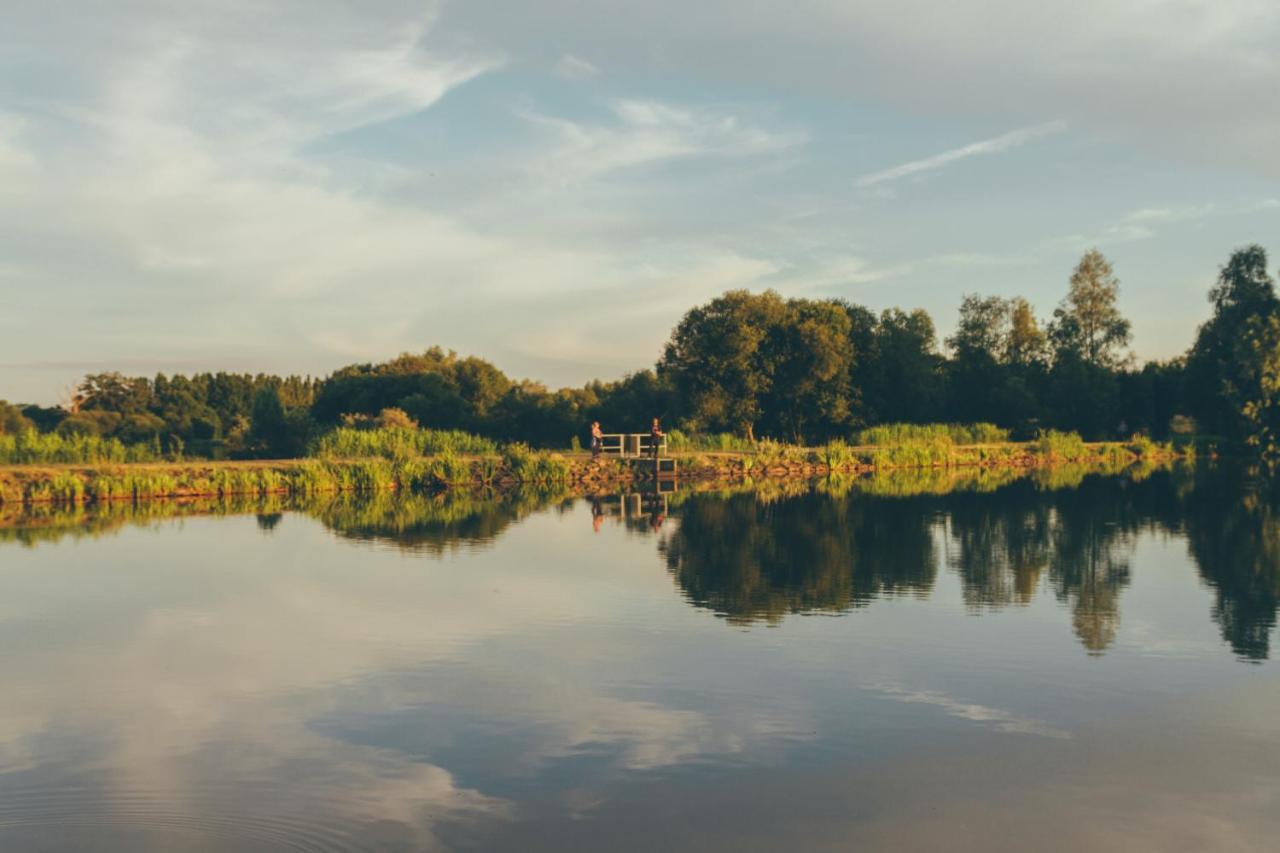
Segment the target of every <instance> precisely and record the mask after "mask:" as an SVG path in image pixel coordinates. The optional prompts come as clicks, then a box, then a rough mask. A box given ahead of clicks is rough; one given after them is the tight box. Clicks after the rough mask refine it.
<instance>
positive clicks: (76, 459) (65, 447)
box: [0, 430, 162, 465]
mask: <svg viewBox="0 0 1280 853" xmlns="http://www.w3.org/2000/svg"><path fill="white" fill-rule="evenodd" d="M161 457H162V454H161V453H160V450H159V447H158V446H156V445H153V444H124V443H122V442H121V441H120V440H118V439H115V438H102V437H101V436H97V435H68V436H63V435H59V434H57V433H39V432H36V431H34V430H27V431H25V432H21V433H18V434H17V435H0V465H95V464H103V463H113V464H119V463H124V462H153V461H155V460H157V459H160V458H161Z"/></svg>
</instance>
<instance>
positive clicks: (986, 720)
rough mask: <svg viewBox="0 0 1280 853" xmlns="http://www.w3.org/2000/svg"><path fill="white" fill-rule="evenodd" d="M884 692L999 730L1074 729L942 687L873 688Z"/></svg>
mask: <svg viewBox="0 0 1280 853" xmlns="http://www.w3.org/2000/svg"><path fill="white" fill-rule="evenodd" d="M871 689H873V690H875V691H876V692H878V693H880V694H881V695H883V696H885V697H887V698H889V699H893V700H895V701H898V702H904V703H906V704H910V705H932V706H933V707H935V708H939V709H941V710H942V712H943V713H945V714H947V715H948V716H950V717H955V718H956V719H959V720H968V721H970V722H973V723H979V724H982V725H986V726H990V727H991V728H993V729H995V730H996V731H998V732H1005V733H1007V734H1020V735H1038V736H1040V737H1049V738H1057V739H1060V740H1066V739H1069V738H1070V737H1071V732H1069V731H1066V730H1065V729H1060V728H1057V727H1056V726H1051V725H1049V724H1048V723H1045V722H1043V721H1041V720H1037V719H1034V718H1032V717H1021V716H1018V715H1017V714H1014V713H1012V712H1010V711H1005V710H1003V709H1001V708H992V707H989V706H987V705H977V704H974V703H972V702H963V701H960V700H958V699H956V698H954V697H953V696H951V695H949V694H947V693H944V692H942V691H940V690H912V689H910V688H907V687H904V686H903V685H901V684H893V683H889V684H876V685H873V686H872V688H871Z"/></svg>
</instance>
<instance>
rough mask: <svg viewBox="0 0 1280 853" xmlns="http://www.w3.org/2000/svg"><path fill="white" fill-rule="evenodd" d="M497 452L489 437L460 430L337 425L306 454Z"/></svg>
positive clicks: (402, 456)
mask: <svg viewBox="0 0 1280 853" xmlns="http://www.w3.org/2000/svg"><path fill="white" fill-rule="evenodd" d="M497 452H498V447H497V445H496V444H495V443H494V442H493V441H491V440H489V439H487V438H482V437H480V436H477V435H472V434H470V433H467V432H462V431H461V430H433V429H414V428H412V427H389V428H382V429H353V428H350V427H339V428H337V429H334V430H330V431H329V432H327V433H325V434H323V435H321V436H319V437H318V438H316V439H314V440H313V441H312V442H311V443H310V444H309V445H308V446H307V455H308V456H311V457H317V458H328V459H357V458H363V457H368V456H382V457H385V458H387V459H406V458H411V457H414V456H437V455H441V454H446V453H451V454H454V455H457V456H481V455H493V454H496V453H497Z"/></svg>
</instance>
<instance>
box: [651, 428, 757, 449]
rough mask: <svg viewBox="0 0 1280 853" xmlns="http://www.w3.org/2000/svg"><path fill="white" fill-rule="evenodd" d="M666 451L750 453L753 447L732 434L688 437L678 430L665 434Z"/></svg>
mask: <svg viewBox="0 0 1280 853" xmlns="http://www.w3.org/2000/svg"><path fill="white" fill-rule="evenodd" d="M667 449H668V450H671V451H701V452H703V453H714V452H722V453H723V452H736V453H750V452H752V451H753V450H755V445H753V444H752V443H751V442H750V441H748V440H747V439H745V438H742V437H741V436H736V435H734V434H733V433H728V432H717V433H708V434H705V435H704V434H701V433H698V434H694V435H688V434H686V433H683V432H681V431H680V430H678V429H673V430H669V431H668V432H667Z"/></svg>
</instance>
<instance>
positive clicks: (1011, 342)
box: [1004, 296, 1048, 368]
mask: <svg viewBox="0 0 1280 853" xmlns="http://www.w3.org/2000/svg"><path fill="white" fill-rule="evenodd" d="M1047 346H1048V338H1047V337H1046V336H1045V333H1044V332H1043V331H1042V330H1041V329H1040V324H1039V322H1038V321H1037V320H1036V313H1035V309H1034V308H1032V307H1031V303H1030V302H1028V301H1027V300H1025V299H1023V298H1022V297H1021V296H1018V297H1015V298H1014V299H1013V300H1012V301H1011V302H1010V303H1009V332H1008V337H1007V338H1006V339H1005V348H1004V360H1005V362H1006V363H1007V364H1010V365H1013V366H1015V367H1022V368H1026V367H1032V366H1035V365H1038V364H1040V363H1041V362H1043V361H1044V356H1045V349H1046V347H1047Z"/></svg>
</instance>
